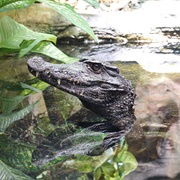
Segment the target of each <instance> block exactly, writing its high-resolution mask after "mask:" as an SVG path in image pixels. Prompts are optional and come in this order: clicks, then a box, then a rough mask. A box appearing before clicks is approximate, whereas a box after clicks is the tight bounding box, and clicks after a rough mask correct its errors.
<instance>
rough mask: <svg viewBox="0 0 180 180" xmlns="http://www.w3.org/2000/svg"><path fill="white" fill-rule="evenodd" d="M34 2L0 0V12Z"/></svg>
mask: <svg viewBox="0 0 180 180" xmlns="http://www.w3.org/2000/svg"><path fill="white" fill-rule="evenodd" d="M34 2H35V0H1V1H0V12H4V11H9V10H14V9H20V8H25V7H27V6H29V5H31V4H32V3H34Z"/></svg>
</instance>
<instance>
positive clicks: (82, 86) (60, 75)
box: [27, 57, 135, 129]
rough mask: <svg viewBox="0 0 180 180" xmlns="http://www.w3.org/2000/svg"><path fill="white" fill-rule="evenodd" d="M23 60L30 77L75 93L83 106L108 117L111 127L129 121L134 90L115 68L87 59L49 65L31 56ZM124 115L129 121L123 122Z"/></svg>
mask: <svg viewBox="0 0 180 180" xmlns="http://www.w3.org/2000/svg"><path fill="white" fill-rule="evenodd" d="M27 63H28V68H29V71H30V72H31V73H32V74H33V75H34V76H36V77H38V78H39V79H41V80H42V81H45V82H47V83H48V84H51V85H52V86H55V87H56V88H58V89H61V90H63V91H65V92H68V93H70V94H72V95H75V96H77V97H78V98H79V99H80V100H81V102H82V103H83V105H84V106H85V107H87V108H88V109H90V110H92V111H93V112H95V113H96V114H98V115H100V116H102V117H104V118H106V119H107V120H110V121H111V123H114V124H113V126H122V127H124V126H125V125H127V124H129V123H130V124H132V123H133V121H134V119H135V117H134V114H133V112H134V109H133V105H134V99H135V92H134V89H133V87H132V85H131V83H130V82H129V81H128V80H126V79H125V78H124V77H123V76H122V75H121V74H120V73H119V69H118V68H116V67H114V66H111V65H110V64H109V63H104V62H99V61H94V60H93V61H92V60H88V59H84V60H80V61H79V62H76V63H73V64H51V63H48V62H45V61H44V60H43V59H42V58H40V57H33V58H31V59H29V60H28V62H27ZM127 116H130V117H128V119H130V121H131V122H129V120H128V122H126V119H127ZM120 119H121V120H120ZM119 120H120V121H119ZM120 129H121V128H120Z"/></svg>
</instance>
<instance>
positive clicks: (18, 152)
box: [0, 134, 36, 179]
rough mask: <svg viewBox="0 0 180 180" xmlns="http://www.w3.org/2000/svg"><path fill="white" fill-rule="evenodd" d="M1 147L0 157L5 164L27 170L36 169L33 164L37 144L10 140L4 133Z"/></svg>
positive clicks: (1, 137) (0, 141) (0, 138)
mask: <svg viewBox="0 0 180 180" xmlns="http://www.w3.org/2000/svg"><path fill="white" fill-rule="evenodd" d="M0 147H1V148H0V159H1V160H2V161H3V162H4V163H5V164H7V165H9V166H11V167H13V168H16V169H19V170H22V171H26V172H32V171H35V170H36V167H35V166H34V165H33V164H32V153H33V151H34V149H35V146H31V145H27V144H25V143H20V142H18V141H14V140H10V139H8V138H7V136H6V135H5V134H2V135H0ZM0 179H1V178H0Z"/></svg>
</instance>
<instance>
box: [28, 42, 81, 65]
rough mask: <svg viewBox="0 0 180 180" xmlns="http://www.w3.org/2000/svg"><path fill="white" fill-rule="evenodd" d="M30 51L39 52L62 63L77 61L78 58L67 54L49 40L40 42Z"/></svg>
mask: <svg viewBox="0 0 180 180" xmlns="http://www.w3.org/2000/svg"><path fill="white" fill-rule="evenodd" d="M31 52H36V53H41V54H44V55H47V56H49V57H51V58H53V59H56V60H59V61H61V62H64V63H73V62H76V61H78V58H72V57H69V56H67V55H66V54H64V53H63V52H62V51H60V50H59V49H58V48H57V47H56V46H54V45H53V44H52V43H50V42H40V43H39V44H38V45H36V46H35V47H34V48H33V49H32V50H31Z"/></svg>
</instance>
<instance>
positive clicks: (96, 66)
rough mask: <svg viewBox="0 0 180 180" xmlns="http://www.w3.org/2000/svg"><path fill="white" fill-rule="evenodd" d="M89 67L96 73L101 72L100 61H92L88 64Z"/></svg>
mask: <svg viewBox="0 0 180 180" xmlns="http://www.w3.org/2000/svg"><path fill="white" fill-rule="evenodd" d="M90 67H91V69H92V70H93V71H94V72H95V73H97V74H99V73H101V70H102V64H100V63H92V64H90Z"/></svg>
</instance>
